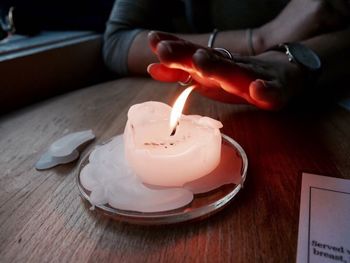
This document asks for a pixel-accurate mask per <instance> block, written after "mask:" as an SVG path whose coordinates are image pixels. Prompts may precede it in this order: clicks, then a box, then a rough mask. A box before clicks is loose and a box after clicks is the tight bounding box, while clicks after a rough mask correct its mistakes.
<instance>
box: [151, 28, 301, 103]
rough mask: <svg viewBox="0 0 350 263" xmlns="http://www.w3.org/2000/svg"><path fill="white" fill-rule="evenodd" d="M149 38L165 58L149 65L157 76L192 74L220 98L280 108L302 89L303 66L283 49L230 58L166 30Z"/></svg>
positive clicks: (170, 77)
mask: <svg viewBox="0 0 350 263" xmlns="http://www.w3.org/2000/svg"><path fill="white" fill-rule="evenodd" d="M149 40H150V45H151V48H152V50H153V51H154V52H155V54H156V55H157V56H158V58H159V60H160V62H161V63H154V64H151V65H150V66H149V67H148V71H149V73H150V74H151V76H152V77H153V78H154V79H156V80H160V81H184V80H186V79H187V77H188V74H190V75H191V76H192V77H193V79H194V80H195V81H196V83H197V88H196V90H197V91H199V92H201V93H202V94H203V95H205V96H208V97H210V98H213V99H216V100H220V101H225V102H233V103H237V102H242V101H245V102H247V103H250V104H253V105H255V106H257V107H259V108H262V109H268V110H277V109H280V108H282V107H283V106H284V105H286V104H287V102H288V101H289V99H290V98H291V97H293V96H294V95H296V94H297V93H299V92H300V89H301V87H302V85H303V82H304V74H303V72H302V71H301V70H300V68H299V67H298V66H297V65H295V64H293V63H290V62H289V61H288V58H287V56H286V55H285V54H283V53H281V52H276V51H270V52H266V53H262V54H260V55H258V56H256V57H241V56H234V58H233V60H230V59H227V58H225V57H224V56H222V55H221V54H220V53H218V52H217V51H215V50H213V49H209V48H205V47H201V46H198V45H195V44H193V43H191V42H188V41H184V40H182V39H179V38H177V37H175V36H172V35H169V34H165V33H156V32H151V33H150V34H149Z"/></svg>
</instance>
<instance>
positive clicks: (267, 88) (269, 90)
mask: <svg viewBox="0 0 350 263" xmlns="http://www.w3.org/2000/svg"><path fill="white" fill-rule="evenodd" d="M249 95H250V97H251V98H252V99H253V100H254V101H255V102H256V105H257V106H258V107H259V108H263V109H268V110H277V109H280V108H281V106H282V100H281V99H282V97H281V91H280V89H279V88H278V87H276V86H271V85H268V84H266V81H264V80H261V79H257V80H255V81H252V82H251V83H250V85H249Z"/></svg>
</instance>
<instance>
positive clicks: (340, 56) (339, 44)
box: [302, 28, 350, 86]
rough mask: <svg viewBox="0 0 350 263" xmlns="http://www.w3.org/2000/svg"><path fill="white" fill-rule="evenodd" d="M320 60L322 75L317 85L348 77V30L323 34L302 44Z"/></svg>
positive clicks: (349, 69)
mask: <svg viewBox="0 0 350 263" xmlns="http://www.w3.org/2000/svg"><path fill="white" fill-rule="evenodd" d="M302 43H303V44H305V45H306V46H308V47H310V48H311V49H313V50H314V51H315V52H316V53H317V54H318V55H319V56H320V58H321V62H322V74H321V75H320V78H319V82H318V83H319V85H320V86H325V85H327V84H330V83H332V81H335V80H337V79H338V78H342V77H344V76H348V75H349V73H350V28H347V29H344V30H341V31H336V32H332V33H328V34H323V35H320V36H317V37H313V38H311V39H308V40H305V41H303V42H302Z"/></svg>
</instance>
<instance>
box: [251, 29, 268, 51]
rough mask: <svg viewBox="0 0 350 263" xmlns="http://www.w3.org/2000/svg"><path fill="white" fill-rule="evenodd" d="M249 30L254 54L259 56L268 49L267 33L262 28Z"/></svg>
mask: <svg viewBox="0 0 350 263" xmlns="http://www.w3.org/2000/svg"><path fill="white" fill-rule="evenodd" d="M251 30H252V34H251V41H252V46H253V48H254V51H255V54H260V53H262V52H264V51H265V50H266V49H267V48H268V40H267V39H268V38H267V36H268V33H267V31H266V29H265V28H264V27H258V28H254V29H251Z"/></svg>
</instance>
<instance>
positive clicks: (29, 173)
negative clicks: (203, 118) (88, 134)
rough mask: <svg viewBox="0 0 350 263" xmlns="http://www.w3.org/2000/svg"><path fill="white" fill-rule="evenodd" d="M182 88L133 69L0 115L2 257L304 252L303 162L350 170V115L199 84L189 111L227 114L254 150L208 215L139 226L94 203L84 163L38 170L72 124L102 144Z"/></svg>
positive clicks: (273, 258) (280, 258)
mask: <svg viewBox="0 0 350 263" xmlns="http://www.w3.org/2000/svg"><path fill="white" fill-rule="evenodd" d="M179 92H180V90H178V89H176V87H175V85H169V84H160V83H157V82H155V81H152V80H149V79H142V78H141V79H137V78H126V79H120V80H116V81H112V82H108V83H103V84H100V85H97V86H93V87H89V88H85V89H81V90H78V91H75V92H72V93H68V94H65V95H62V96H60V97H55V98H52V99H50V100H47V101H44V102H41V103H39V104H36V105H32V106H30V107H27V108H23V109H21V110H19V111H16V112H13V113H11V114H9V115H5V116H2V117H1V119H0V149H1V154H0V261H1V262H201V263H202V262H295V258H296V245H297V235H298V217H299V200H300V189H301V175H302V172H312V173H317V174H323V175H328V176H334V177H342V178H350V133H349V131H350V113H349V112H346V111H345V110H343V109H341V108H338V107H330V109H327V110H303V111H301V110H299V111H298V112H297V111H293V110H289V111H285V112H280V113H272V112H263V111H260V110H258V109H255V108H253V107H251V106H242V105H228V104H222V103H219V102H214V101H211V100H209V99H206V98H204V97H201V96H199V95H197V94H193V95H192V96H191V97H190V99H189V102H188V104H187V108H186V110H185V113H187V114H189V113H190V114H200V115H207V116H210V117H213V118H215V119H218V120H220V121H222V122H223V124H224V128H223V129H222V132H223V133H225V134H227V135H229V136H231V137H233V138H234V139H235V140H236V141H237V142H239V143H240V144H241V145H242V147H243V148H244V149H245V151H246V153H247V155H248V159H249V168H248V176H247V182H246V184H245V188H244V189H243V191H241V192H240V193H239V194H238V196H237V197H236V198H235V199H234V200H233V201H232V202H231V203H230V205H229V206H228V207H226V208H225V209H224V210H223V211H221V212H219V213H217V214H215V215H213V216H212V217H210V218H207V219H205V220H203V221H200V222H192V223H184V224H178V225H169V226H158V227H152V226H135V225H129V224H126V223H121V222H117V221H113V220H111V219H109V218H106V217H104V216H103V215H101V214H98V213H96V212H93V211H90V210H89V209H88V207H87V206H86V205H84V204H85V203H84V202H83V201H82V200H81V198H80V196H79V192H78V189H77V187H76V185H75V172H76V169H77V162H74V163H72V164H68V165H62V166H59V167H56V168H53V169H50V170H46V171H41V172H40V171H37V170H35V168H34V164H35V162H36V161H37V160H38V159H39V157H40V155H41V154H42V153H43V152H44V151H46V149H47V147H48V146H49V145H50V144H51V143H52V142H53V141H55V140H56V139H58V138H60V137H62V136H63V135H64V134H67V133H70V132H75V131H80V130H85V129H93V131H94V132H95V134H96V136H97V139H96V140H95V141H94V142H93V144H91V145H90V146H89V147H88V148H87V149H85V152H86V151H87V150H88V149H89V148H90V147H92V146H93V145H95V144H98V143H101V142H103V141H105V140H107V139H109V138H110V137H112V136H114V135H116V134H120V133H122V132H123V129H124V126H125V122H126V118H127V116H126V114H127V111H128V108H129V107H130V106H131V105H133V104H135V103H139V102H144V101H148V100H157V101H163V102H166V103H172V102H173V101H174V99H175V98H176V96H177V94H179Z"/></svg>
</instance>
